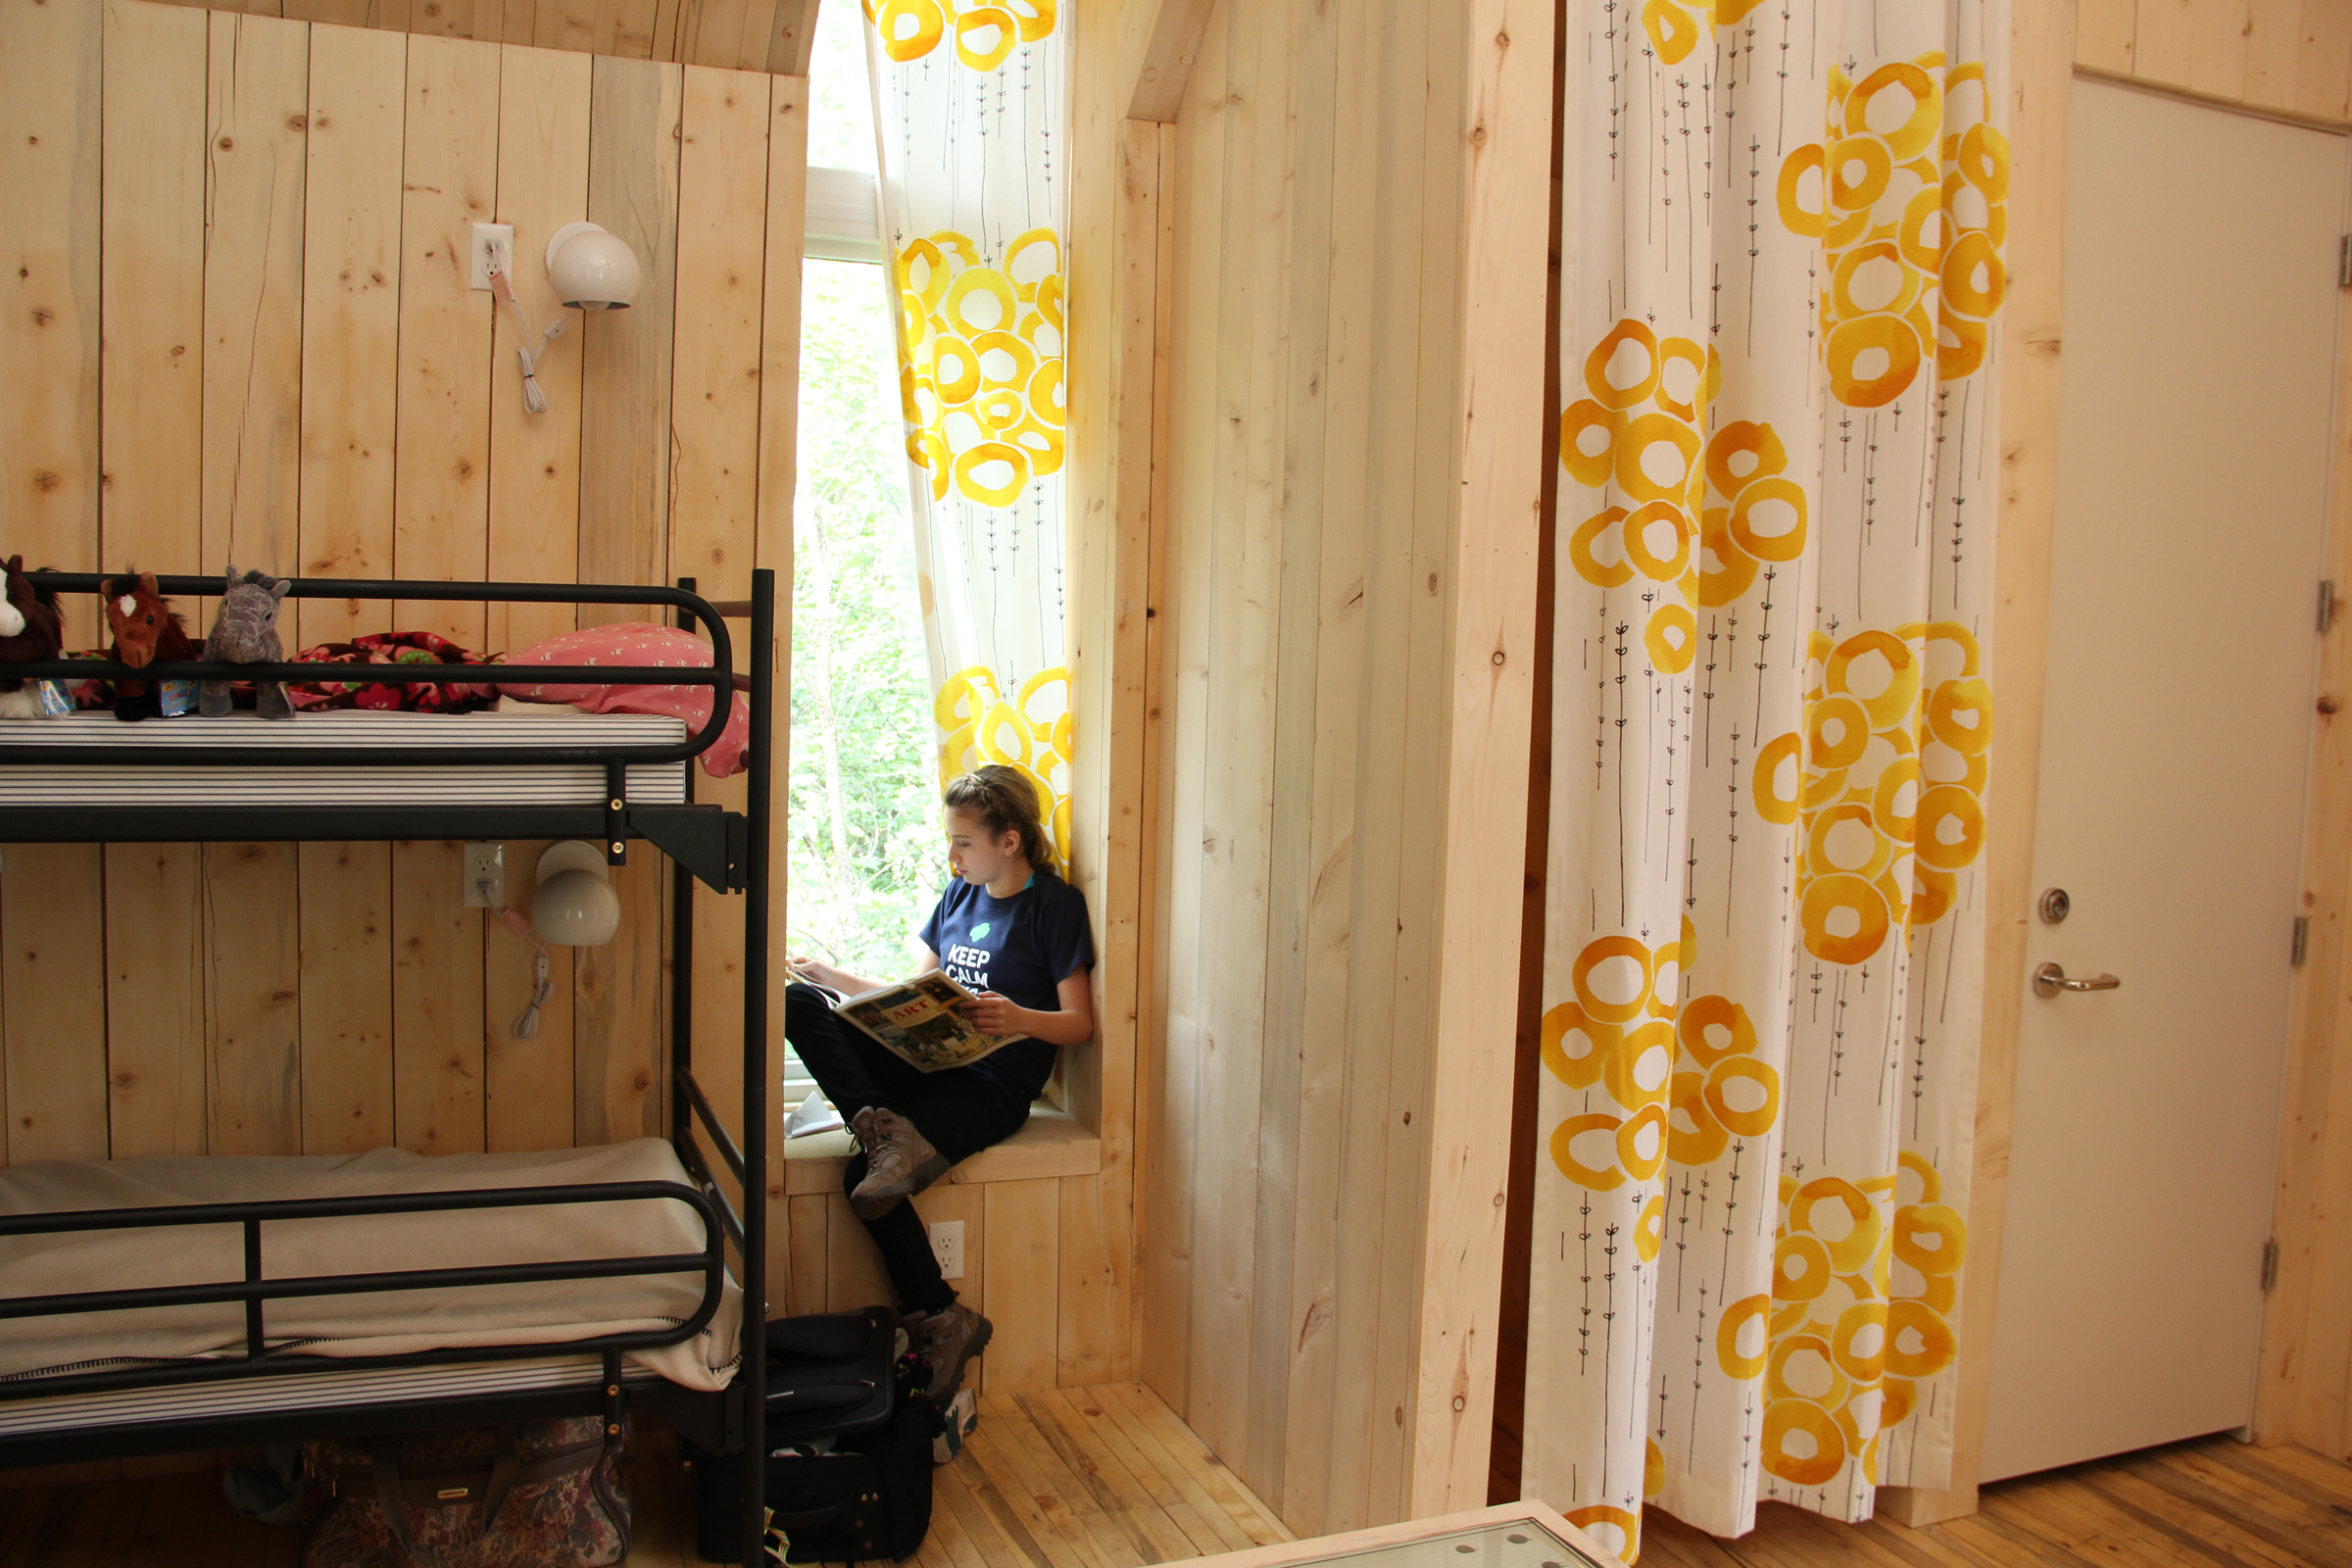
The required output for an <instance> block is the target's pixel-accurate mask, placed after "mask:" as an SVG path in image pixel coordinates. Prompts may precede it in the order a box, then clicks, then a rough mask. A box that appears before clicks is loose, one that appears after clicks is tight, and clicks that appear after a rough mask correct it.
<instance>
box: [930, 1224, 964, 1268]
mask: <svg viewBox="0 0 2352 1568" xmlns="http://www.w3.org/2000/svg"><path fill="white" fill-rule="evenodd" d="M931 1255H932V1256H934V1257H936V1258H938V1259H939V1272H940V1273H941V1274H942V1275H943V1276H945V1277H946V1278H948V1279H952V1280H959V1279H961V1278H963V1221H961V1220H959V1219H951V1220H943V1221H941V1222H940V1223H939V1224H937V1225H934V1226H932V1227H931Z"/></svg>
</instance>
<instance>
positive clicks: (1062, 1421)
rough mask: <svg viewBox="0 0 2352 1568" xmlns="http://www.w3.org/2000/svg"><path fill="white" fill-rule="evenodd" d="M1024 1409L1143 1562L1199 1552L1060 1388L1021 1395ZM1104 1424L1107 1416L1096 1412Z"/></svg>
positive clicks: (1104, 1424) (1189, 1538) (1096, 1427)
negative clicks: (1118, 1523)
mask: <svg viewBox="0 0 2352 1568" xmlns="http://www.w3.org/2000/svg"><path fill="white" fill-rule="evenodd" d="M1020 1403H1021V1406H1022V1408H1024V1409H1025V1410H1027V1411H1028V1412H1029V1415H1030V1418H1031V1419H1032V1420H1033V1421H1035V1422H1036V1423H1037V1428H1038V1431H1039V1432H1040V1433H1042V1434H1044V1436H1045V1439H1046V1441H1047V1442H1048V1443H1050V1444H1053V1445H1054V1449H1055V1451H1056V1452H1057V1453H1060V1454H1061V1456H1062V1459H1063V1462H1064V1463H1066V1464H1068V1465H1069V1466H1070V1467H1071V1468H1072V1469H1073V1470H1074V1471H1076V1472H1077V1473H1078V1474H1079V1476H1080V1478H1081V1479H1082V1480H1084V1481H1085V1482H1086V1483H1087V1485H1088V1486H1089V1487H1090V1488H1092V1489H1093V1490H1094V1491H1095V1494H1096V1499H1097V1501H1098V1502H1100V1503H1101V1504H1102V1505H1103V1509H1104V1511H1105V1512H1106V1513H1110V1514H1115V1515H1116V1516H1117V1517H1118V1519H1119V1520H1120V1521H1121V1522H1122V1523H1123V1524H1124V1526H1125V1528H1126V1529H1127V1531H1128V1534H1129V1537H1130V1539H1132V1540H1133V1541H1134V1542H1135V1543H1136V1546H1137V1549H1138V1550H1139V1551H1140V1552H1141V1553H1142V1554H1143V1558H1144V1560H1145V1561H1146V1562H1153V1563H1158V1562H1174V1561H1178V1560H1180V1559H1182V1558H1186V1557H1192V1556H1197V1555H1199V1554H1200V1550H1201V1548H1200V1547H1199V1546H1197V1545H1195V1544H1194V1543H1193V1540H1192V1538H1191V1537H1190V1536H1188V1535H1187V1534H1186V1533H1185V1532H1184V1530H1183V1529H1182V1528H1181V1527H1180V1526H1179V1525H1178V1524H1177V1523H1176V1522H1175V1521H1174V1520H1173V1519H1171V1518H1170V1517H1169V1516H1168V1514H1167V1513H1166V1512H1165V1511H1164V1510H1162V1509H1161V1508H1160V1507H1159V1506H1158V1504H1156V1503H1154V1502H1153V1501H1152V1494H1151V1492H1150V1491H1149V1490H1148V1489H1147V1488H1146V1487H1145V1485H1144V1483H1143V1482H1142V1480H1141V1479H1139V1478H1138V1477H1137V1476H1136V1474H1135V1473H1134V1471H1133V1470H1131V1469H1130V1468H1129V1467H1128V1465H1127V1463H1126V1461H1125V1460H1124V1459H1123V1458H1122V1457H1121V1456H1120V1455H1119V1453H1118V1452H1117V1451H1116V1450H1115V1449H1114V1448H1113V1447H1112V1446H1111V1444H1110V1443H1109V1441H1108V1439H1107V1436H1106V1434H1105V1433H1104V1432H1103V1430H1102V1429H1101V1427H1099V1426H1098V1424H1097V1422H1095V1421H1089V1420H1088V1419H1087V1417H1086V1415H1085V1413H1084V1412H1083V1411H1082V1410H1081V1409H1080V1408H1079V1407H1078V1405H1077V1403H1076V1402H1075V1401H1074V1400H1073V1399H1072V1398H1071V1397H1070V1395H1069V1394H1068V1392H1066V1391H1064V1390H1061V1389H1053V1390H1049V1391H1047V1392H1045V1393H1043V1394H1032V1395H1024V1396H1022V1397H1021V1399H1020ZM1098 1421H1100V1422H1101V1423H1102V1425H1103V1426H1107V1424H1108V1418H1107V1417H1100V1416H1099V1417H1098Z"/></svg>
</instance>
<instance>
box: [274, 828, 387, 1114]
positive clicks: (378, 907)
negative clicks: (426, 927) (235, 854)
mask: <svg viewBox="0 0 2352 1568" xmlns="http://www.w3.org/2000/svg"><path fill="white" fill-rule="evenodd" d="M290 849H291V853H292V854H293V855H294V857H295V859H296V861H297V863H298V865H299V867H300V871H299V873H298V875H299V879H300V882H301V886H302V912H303V916H304V919H303V930H302V998H301V1009H302V1011H301V1020H302V1054H303V1074H302V1123H303V1125H302V1148H303V1152H305V1153H308V1154H357V1153H363V1152H366V1151H368V1150H370V1149H381V1148H383V1147H384V1146H385V1145H387V1144H389V1143H391V1142H392V1141H393V1139H394V1137H395V1135H396V1132H397V1127H398V1124H397V1121H396V1119H395V1117H394V1114H393V1098H392V1091H393V1078H392V1030H393V1011H392V942H393V928H392V846H391V845H389V844H300V845H294V846H291V847H290Z"/></svg>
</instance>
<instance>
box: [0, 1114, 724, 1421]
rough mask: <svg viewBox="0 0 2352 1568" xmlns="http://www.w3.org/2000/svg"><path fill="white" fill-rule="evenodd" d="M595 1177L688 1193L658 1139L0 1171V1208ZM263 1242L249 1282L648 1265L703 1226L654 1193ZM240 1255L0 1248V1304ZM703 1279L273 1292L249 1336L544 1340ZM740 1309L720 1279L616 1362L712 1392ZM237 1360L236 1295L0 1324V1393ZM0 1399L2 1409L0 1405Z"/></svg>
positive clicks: (699, 1239) (97, 1242) (240, 1238)
mask: <svg viewBox="0 0 2352 1568" xmlns="http://www.w3.org/2000/svg"><path fill="white" fill-rule="evenodd" d="M609 1182H674V1183H676V1184H677V1185H679V1186H681V1187H691V1186H692V1185H693V1184H692V1182H691V1181H690V1180H689V1179H688V1177H687V1175H686V1172H685V1168H684V1167H683V1166H682V1165H680V1164H679V1162H678V1157H677V1153H676V1152H675V1151H674V1150H672V1149H671V1148H670V1146H669V1145H668V1144H667V1143H665V1142H664V1141H662V1139H659V1138H640V1139H636V1140H634V1141H632V1142H629V1143H624V1144H609V1145H601V1146H596V1147H592V1148H586V1149H564V1150H552V1151H548V1152H541V1153H521V1154H434V1155H423V1154H412V1153H409V1152H405V1151H403V1150H397V1149H378V1150H374V1151H371V1152H368V1153H365V1154H313V1155H272V1154H261V1155H239V1154H203V1155H148V1156H143V1157H140V1158H134V1159H119V1160H92V1161H59V1162H54V1163H44V1164H31V1165H19V1166H13V1167H10V1168H8V1169H5V1170H0V1214H38V1213H57V1212H64V1211H87V1210H96V1209H123V1208H150V1207H173V1206H179V1205H184V1204H189V1203H229V1202H251V1201H266V1200H288V1199H320V1198H346V1197H360V1196H373V1195H383V1194H415V1193H443V1192H464V1191H471V1190H478V1189H484V1188H513V1187H556V1186H573V1185H587V1184H592V1183H609ZM261 1235H262V1268H261V1273H262V1276H263V1277H264V1278H265V1279H293V1278H299V1277H303V1276H314V1275H326V1274H359V1273H374V1272H384V1271H394V1270H412V1269H443V1268H468V1267H481V1266H487V1265H495V1264H525V1263H562V1262H576V1261H580V1260H583V1259H589V1258H613V1257H626V1256H649V1255H653V1256H663V1255H676V1254H684V1253H694V1252H701V1251H702V1250H704V1249H705V1246H706V1242H705V1237H704V1231H703V1220H702V1218H701V1216H700V1215H699V1214H698V1213H697V1212H696V1211H695V1210H694V1209H693V1208H692V1207H691V1206H690V1205H689V1204H687V1203H686V1202H683V1201H673V1200H666V1199H653V1200H646V1199H635V1200H626V1201H612V1202H602V1201H590V1202H567V1203H548V1204H525V1205H519V1206H515V1207H497V1208H474V1209H457V1210H443V1211H438V1212H427V1213H412V1214H367V1215H343V1216H337V1217H332V1218H319V1219H295V1220H270V1221H267V1222H265V1223H264V1224H263V1226H262V1227H261ZM244 1258H245V1253H244V1233H243V1229H242V1227H241V1226H239V1225H237V1224H234V1223H227V1224H201V1225H181V1226H157V1227H142V1228H138V1229H126V1230H104V1231H84V1232H78V1233H69V1234H65V1235H44V1236H10V1237H0V1282H5V1283H4V1284H0V1296H6V1297H11V1298H20V1299H21V1298H25V1297H34V1296H44V1295H62V1294H68V1293H76V1292H87V1291H107V1290H134V1289H144V1288H156V1287H169V1286H187V1285H198V1284H211V1283H216V1282H223V1281H234V1280H240V1279H243V1278H244V1277H245V1261H244ZM704 1286H705V1276H703V1275H701V1274H655V1275H635V1276H623V1277H616V1278H611V1279H587V1280H542V1281H531V1282H525V1283H519V1284H499V1285H487V1286H458V1287H445V1288H435V1289H429V1290H414V1291H375V1292H368V1293H365V1294H359V1295H351V1296H317V1297H294V1298H282V1299H270V1301H268V1302H267V1303H266V1305H265V1307H264V1313H265V1323H266V1327H267V1333H266V1343H267V1344H268V1345H269V1346H270V1350H271V1353H272V1358H273V1359H274V1358H276V1357H277V1356H281V1355H283V1356H292V1355H306V1356H314V1355H315V1356H378V1355H404V1354H411V1353H415V1352H419V1351H430V1350H438V1349H448V1348H459V1347H470V1346H510V1345H517V1346H519V1345H547V1346H551V1347H552V1346H557V1345H561V1344H564V1343H565V1342H569V1341H577V1340H583V1339H589V1338H594V1337H598V1336H604V1335H613V1334H629V1333H644V1332H659V1331H662V1330H665V1329H673V1328H675V1327H677V1326H678V1325H680V1324H682V1323H684V1322H686V1321H687V1320H689V1319H690V1318H692V1317H693V1316H694V1314H695V1312H696V1311H697V1310H698V1309H699V1307H700V1305H701V1303H702V1299H703V1296H704ZM742 1310H743V1308H742V1293H741V1291H740V1290H739V1289H738V1288H737V1286H736V1283H735V1281H734V1280H733V1279H732V1278H727V1279H726V1280H725V1281H724V1282H723V1291H722V1297H721V1299H720V1301H719V1305H718V1310H717V1312H716V1313H715V1314H714V1315H713V1316H712V1318H711V1321H710V1323H709V1324H707V1325H706V1326H705V1327H704V1328H703V1329H702V1330H701V1331H700V1332H698V1333H696V1334H694V1335H692V1336H690V1337H688V1338H686V1339H684V1340H682V1341H680V1342H679V1343H677V1344H675V1345H669V1346H663V1347H660V1348H650V1349H640V1350H632V1351H630V1352H628V1357H629V1359H630V1360H631V1361H632V1362H633V1363H635V1364H637V1365H639V1366H642V1367H643V1368H645V1369H646V1370H647V1371H649V1372H652V1373H655V1374H658V1375H659V1376H661V1377H663V1378H666V1379H668V1380H669V1381H670V1382H672V1383H676V1384H679V1385H681V1386H683V1387H685V1388H689V1389H701V1390H716V1389H721V1388H724V1387H725V1386H726V1385H727V1383H728V1381H729V1380H730V1379H731V1378H732V1377H733V1375H734V1371H735V1366H736V1362H737V1344H738V1340H739V1335H740V1326H741V1321H742ZM244 1353H245V1308H244V1306H243V1304H242V1303H241V1302H234V1301H232V1302H226V1303H218V1304H214V1303H207V1304H200V1305H186V1306H160V1307H137V1308H132V1309H128V1310H118V1311H105V1312H75V1313H71V1314H63V1315H59V1316H53V1317H20V1318H0V1380H4V1381H7V1382H10V1383H16V1384H19V1385H22V1384H24V1383H26V1382H30V1381H32V1380H37V1379H39V1378H42V1377H44V1376H55V1375H62V1374H67V1373H87V1372H101V1371H109V1370H115V1369H119V1368H127V1367H136V1366H140V1365H160V1364H170V1363H180V1362H187V1361H192V1360H198V1359H204V1358H221V1359H242V1358H243V1356H244ZM494 1365H495V1364H494ZM488 1370H489V1368H487V1367H486V1368H484V1371H485V1372H487V1371H488ZM315 1375H319V1376H324V1375H327V1374H315ZM302 1381H305V1382H307V1381H308V1379H307V1378H304V1379H302ZM12 1392H17V1391H12ZM12 1402H14V1401H0V1411H6V1410H7V1409H8V1407H9V1404H10V1403H12ZM0 1424H4V1423H0Z"/></svg>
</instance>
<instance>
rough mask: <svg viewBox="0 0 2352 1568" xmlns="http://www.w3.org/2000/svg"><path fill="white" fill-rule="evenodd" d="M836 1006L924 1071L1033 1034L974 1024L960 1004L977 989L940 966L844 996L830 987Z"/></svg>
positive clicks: (964, 1063) (959, 1063)
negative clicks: (989, 1030)
mask: <svg viewBox="0 0 2352 1568" xmlns="http://www.w3.org/2000/svg"><path fill="white" fill-rule="evenodd" d="M816 989H818V990H819V991H822V992H824V993H825V995H826V997H827V998H828V999H829V1000H830V1001H831V1002H832V1004H833V1011H834V1013H835V1014H836V1015H838V1016H839V1017H841V1018H842V1019H844V1020H846V1021H847V1022H850V1023H853V1024H856V1025H857V1026H858V1028H860V1029H862V1030H864V1031H865V1032H866V1033H867V1034H869V1035H871V1036H873V1038H874V1039H875V1041H877V1042H878V1043H879V1044H880V1045H881V1046H882V1047H883V1049H884V1050H886V1051H888V1052H890V1053H891V1054H893V1055H895V1056H897V1057H898V1058H899V1059H900V1060H902V1061H904V1062H906V1063H907V1065H908V1066H910V1067H914V1068H917V1069H919V1070H920V1071H923V1072H938V1071H941V1070H942V1069H943V1068H948V1067H968V1066H970V1065H971V1064H972V1063H973V1062H975V1061H978V1060H980V1059H981V1058H982V1057H983V1056H986V1055H988V1054H991V1053H992V1052H994V1051H996V1050H997V1049H998V1048H1000V1047H1002V1046H1009V1045H1011V1044H1012V1043H1013V1042H1014V1041H1016V1040H1026V1039H1028V1038H1029V1037H1028V1036H1027V1035H988V1034H982V1033H981V1032H980V1031H979V1030H978V1029H975V1028H974V1027H972V1024H971V1021H970V1020H969V1019H967V1018H965V1017H964V1015H963V1014H962V1013H960V1012H958V1011H956V1004H957V1003H959V1002H963V1001H967V1000H970V999H971V998H972V993H971V992H969V991H966V990H965V989H964V988H963V987H961V986H959V985H957V984H956V982H955V981H954V980H952V979H950V978H949V977H948V976H947V975H944V974H942V973H940V971H938V970H937V969H930V970H926V971H924V972H923V973H921V974H918V975H916V976H915V977H914V978H913V979H911V980H904V981H901V982H899V983H898V984H896V985H887V986H878V987H876V988H875V989H874V990H872V991H865V992H860V993H859V994H858V995H857V996H854V997H843V996H841V995H839V994H838V993H836V992H834V991H832V990H831V989H830V988H828V987H825V986H818V987H817V988H816Z"/></svg>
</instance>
